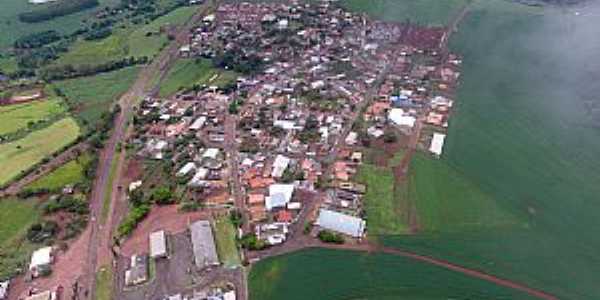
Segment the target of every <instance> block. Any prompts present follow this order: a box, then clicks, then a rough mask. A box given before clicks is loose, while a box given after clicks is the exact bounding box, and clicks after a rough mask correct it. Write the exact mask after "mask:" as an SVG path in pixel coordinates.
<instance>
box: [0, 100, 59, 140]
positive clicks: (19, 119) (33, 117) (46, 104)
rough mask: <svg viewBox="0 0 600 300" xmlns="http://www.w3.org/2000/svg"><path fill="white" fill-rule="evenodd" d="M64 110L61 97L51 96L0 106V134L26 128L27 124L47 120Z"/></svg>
mask: <svg viewBox="0 0 600 300" xmlns="http://www.w3.org/2000/svg"><path fill="white" fill-rule="evenodd" d="M65 111H66V107H65V105H64V103H63V101H62V99H60V98H57V97H51V98H49V99H45V100H39V101H33V102H29V103H23V104H14V105H7V106H0V120H2V123H0V136H2V135H5V134H10V133H14V132H16V131H19V130H21V129H26V128H27V127H28V125H29V124H32V123H35V122H39V121H43V120H47V119H49V118H52V117H53V116H56V115H59V114H61V113H64V112H65Z"/></svg>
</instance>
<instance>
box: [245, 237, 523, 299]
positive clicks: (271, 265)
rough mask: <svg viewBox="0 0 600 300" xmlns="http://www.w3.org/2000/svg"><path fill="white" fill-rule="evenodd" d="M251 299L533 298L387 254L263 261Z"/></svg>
mask: <svg viewBox="0 0 600 300" xmlns="http://www.w3.org/2000/svg"><path fill="white" fill-rule="evenodd" d="M248 280H249V283H248V285H249V291H250V299H260V300H277V299H287V300H296V299H298V300H300V299H320V300H343V299H383V300H392V299H407V300H408V299H430V300H433V299H472V300H475V299H481V300H483V299H485V300H492V299H533V298H531V297H528V296H527V295H525V294H522V293H520V292H517V291H514V290H511V289H507V288H503V287H500V286H497V285H495V284H493V283H489V282H487V281H483V280H479V279H475V278H471V277H467V276H465V275H463V274H460V273H455V272H452V271H448V270H446V269H441V268H439V267H435V266H431V265H427V264H424V263H421V262H415V261H412V260H409V259H406V258H403V257H399V256H393V255H387V254H365V253H358V252H352V251H339V250H327V249H313V250H303V251H299V252H295V253H291V254H288V255H283V256H279V257H271V258H267V259H265V260H261V261H260V262H259V263H257V264H256V265H254V266H253V267H252V270H251V272H250V275H249V278H248Z"/></svg>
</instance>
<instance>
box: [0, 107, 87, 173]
mask: <svg viewBox="0 0 600 300" xmlns="http://www.w3.org/2000/svg"><path fill="white" fill-rule="evenodd" d="M79 134H80V130H79V126H78V125H77V122H75V120H74V119H73V118H70V117H69V118H64V119H62V120H60V121H58V122H55V123H54V124H52V125H50V126H48V127H46V128H44V129H41V130H38V131H35V132H33V133H30V134H28V135H27V136H25V137H24V138H22V139H19V140H16V141H14V142H10V143H4V144H0V165H1V166H2V169H0V185H5V184H6V183H8V182H9V181H11V180H13V179H14V178H16V177H18V176H19V175H21V174H22V173H24V172H26V171H27V170H29V169H30V168H31V167H33V166H34V165H36V164H38V163H40V162H41V161H42V160H43V159H44V158H47V157H49V156H50V155H52V154H54V153H56V152H58V151H60V150H61V149H63V148H64V147H65V146H67V145H69V144H71V143H72V142H74V141H75V140H76V139H77V137H78V136H79Z"/></svg>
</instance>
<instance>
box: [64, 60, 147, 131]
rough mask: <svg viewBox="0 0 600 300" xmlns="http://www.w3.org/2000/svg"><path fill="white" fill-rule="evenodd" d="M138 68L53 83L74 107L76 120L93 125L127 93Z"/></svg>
mask: <svg viewBox="0 0 600 300" xmlns="http://www.w3.org/2000/svg"><path fill="white" fill-rule="evenodd" d="M138 71H139V68H138V67H129V68H125V69H121V70H117V71H113V72H109V73H103V74H98V75H95V76H90V77H82V78H76V79H69V80H65V81H60V82H56V83H54V86H55V87H57V88H58V89H60V90H61V91H62V92H63V93H64V94H65V95H66V97H67V99H68V100H69V101H70V102H71V103H72V104H73V105H74V106H75V107H76V109H75V111H76V116H75V117H76V118H77V119H79V120H82V121H84V122H86V123H89V124H93V123H95V122H96V121H98V120H99V118H100V116H101V115H102V113H103V112H108V111H109V109H110V107H111V105H112V104H113V103H114V102H115V101H116V100H117V98H118V97H119V96H120V95H121V94H123V93H124V92H126V91H127V89H128V88H129V87H130V86H131V84H133V82H134V81H135V78H136V76H137V74H138Z"/></svg>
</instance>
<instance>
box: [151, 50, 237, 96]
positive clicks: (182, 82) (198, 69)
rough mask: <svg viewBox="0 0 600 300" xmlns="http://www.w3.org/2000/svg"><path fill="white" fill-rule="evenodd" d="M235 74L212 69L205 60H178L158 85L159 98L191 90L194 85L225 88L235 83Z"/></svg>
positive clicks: (209, 63)
mask: <svg viewBox="0 0 600 300" xmlns="http://www.w3.org/2000/svg"><path fill="white" fill-rule="evenodd" d="M235 78H236V74H235V73H234V72H230V71H222V70H218V69H215V68H213V66H212V62H211V61H210V60H206V59H200V60H195V59H180V60H178V61H177V62H176V63H175V65H174V66H173V68H171V70H169V72H168V73H167V76H166V78H165V79H164V80H163V82H162V83H161V85H160V92H159V94H160V96H161V97H167V96H170V95H172V94H174V93H176V92H177V91H180V90H184V89H189V88H192V87H193V86H194V85H202V84H206V85H215V86H225V85H226V84H228V83H230V82H233V81H235Z"/></svg>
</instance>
